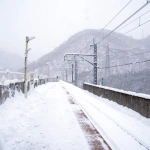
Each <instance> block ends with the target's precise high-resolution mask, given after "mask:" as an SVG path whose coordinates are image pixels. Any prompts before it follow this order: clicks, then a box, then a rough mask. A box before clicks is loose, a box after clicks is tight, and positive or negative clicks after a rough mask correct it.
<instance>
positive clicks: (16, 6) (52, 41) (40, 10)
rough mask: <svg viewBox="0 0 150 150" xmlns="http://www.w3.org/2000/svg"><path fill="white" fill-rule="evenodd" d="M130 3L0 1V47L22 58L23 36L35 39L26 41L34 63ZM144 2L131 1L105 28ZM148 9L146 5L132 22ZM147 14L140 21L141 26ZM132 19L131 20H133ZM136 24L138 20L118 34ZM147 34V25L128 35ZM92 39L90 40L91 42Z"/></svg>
mask: <svg viewBox="0 0 150 150" xmlns="http://www.w3.org/2000/svg"><path fill="white" fill-rule="evenodd" d="M128 2H129V0H113V1H112V0H105V1H102V0H0V19H1V23H0V26H1V28H0V48H1V49H3V50H7V51H9V52H12V53H17V54H19V55H21V56H23V57H24V51H25V36H35V37H36V39H35V40H33V41H31V42H29V47H30V48H32V50H31V51H30V52H29V61H31V60H37V59H38V58H40V57H41V56H42V55H44V54H47V53H49V52H50V51H52V50H54V48H56V47H58V46H59V45H60V44H61V43H63V42H64V41H66V40H67V39H68V38H69V37H70V36H72V35H73V34H75V33H77V32H79V31H82V30H84V29H101V28H103V27H104V26H105V25H106V24H107V23H108V22H109V21H110V20H111V19H112V18H113V17H114V16H115V15H116V14H117V13H118V12H119V11H120V10H121V9H122V8H123V7H124V6H125V5H126V4H127V3H128ZM144 3H146V0H133V1H132V2H131V3H130V4H129V6H128V7H127V8H126V9H125V10H124V11H123V12H122V13H121V14H120V15H119V16H118V17H117V18H116V19H115V20H114V22H112V23H111V24H110V25H109V26H108V27H107V29H110V30H112V29H114V28H115V27H116V26H117V25H118V24H120V23H121V22H122V21H123V20H125V19H126V18H127V17H128V16H129V15H131V14H132V13H133V12H135V11H136V10H137V9H138V8H140V7H141V6H142V5H143V4H144ZM149 9H150V5H148V6H146V7H145V8H144V9H143V10H142V11H141V12H139V13H138V14H137V15H136V16H134V17H133V18H132V19H134V18H136V17H138V16H139V15H141V14H143V13H144V12H146V11H148V10H149ZM149 16H150V14H147V15H145V16H144V17H142V18H141V23H143V22H145V21H147V20H148V19H149ZM132 19H131V20H132ZM138 24H139V20H137V21H136V22H135V23H133V24H132V25H131V26H129V27H127V28H126V29H125V30H121V33H124V32H126V31H127V30H130V29H132V28H133V27H135V26H137V25H138ZM149 33H150V30H149V24H147V25H145V26H143V27H141V28H139V29H137V30H136V31H134V32H132V33H130V34H128V35H130V36H132V37H134V38H142V37H146V36H148V35H149ZM92 38H93V37H91V39H92Z"/></svg>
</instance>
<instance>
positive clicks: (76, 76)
mask: <svg viewBox="0 0 150 150" xmlns="http://www.w3.org/2000/svg"><path fill="white" fill-rule="evenodd" d="M74 63H75V85H76V86H77V81H78V69H77V59H76V55H75V56H74Z"/></svg>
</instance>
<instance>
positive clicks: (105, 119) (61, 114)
mask: <svg viewBox="0 0 150 150" xmlns="http://www.w3.org/2000/svg"><path fill="white" fill-rule="evenodd" d="M62 87H64V88H66V90H64V89H63V88H62ZM66 91H68V92H69V93H70V94H71V95H72V96H73V99H74V100H75V101H76V103H77V104H78V105H79V106H80V108H81V109H83V111H84V112H85V114H86V115H87V116H88V118H89V119H90V120H91V122H92V123H93V124H94V125H95V127H96V128H97V130H98V131H99V132H100V134H101V135H102V136H103V137H104V138H105V140H106V141H107V143H108V144H109V145H110V146H111V148H112V149H113V150H117V149H120V150H144V149H150V119H147V118H145V117H143V116H141V115H140V114H138V113H136V112H134V111H132V110H131V109H128V108H126V107H123V106H121V105H118V104H117V103H115V102H112V101H109V100H107V99H104V98H101V97H98V96H95V95H93V94H91V93H89V92H87V91H84V90H82V89H79V88H77V87H75V86H73V85H71V84H68V83H66V82H62V81H61V82H58V83H48V84H45V85H41V86H39V87H37V88H36V89H34V90H33V91H32V92H30V94H29V96H28V99H25V98H24V95H23V94H21V93H16V95H15V97H14V98H8V99H7V100H6V102H5V103H4V104H3V105H1V106H0V150H41V149H45V150H56V149H57V150H58V149H61V150H80V149H81V150H87V149H90V147H89V145H88V143H87V140H86V139H85V135H84V133H83V131H82V130H81V128H80V127H79V123H78V122H77V120H76V117H75V115H74V113H73V111H72V109H71V107H70V104H69V102H68V95H67V94H66ZM74 109H75V108H74ZM138 141H139V142H141V144H139V142H138ZM144 146H145V147H144Z"/></svg>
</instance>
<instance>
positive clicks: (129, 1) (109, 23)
mask: <svg viewBox="0 0 150 150" xmlns="http://www.w3.org/2000/svg"><path fill="white" fill-rule="evenodd" d="M131 2H132V0H130V1H129V2H128V3H127V4H126V5H125V6H124V7H123V8H122V9H121V10H120V11H119V12H118V13H117V14H116V15H115V16H114V17H113V18H112V19H111V20H110V21H109V22H108V23H107V24H106V25H105V26H104V27H103V28H102V29H101V30H100V32H99V33H98V34H97V35H96V36H94V38H96V37H97V36H98V35H99V34H100V33H101V32H102V31H103V30H104V29H105V28H106V27H107V26H108V25H109V24H110V23H111V22H112V21H113V20H114V19H115V18H116V17H117V16H118V15H119V14H120V13H121V12H122V11H123V10H124V9H125V8H126V7H127V6H128V5H129V4H130V3H131ZM90 43H91V42H90ZM90 49H91V48H90ZM90 49H89V50H90Z"/></svg>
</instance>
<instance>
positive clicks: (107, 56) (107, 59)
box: [105, 45, 110, 77]
mask: <svg viewBox="0 0 150 150" xmlns="http://www.w3.org/2000/svg"><path fill="white" fill-rule="evenodd" d="M109 67H110V55H109V45H107V47H106V62H105V77H108V76H109V75H110V68H109Z"/></svg>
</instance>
